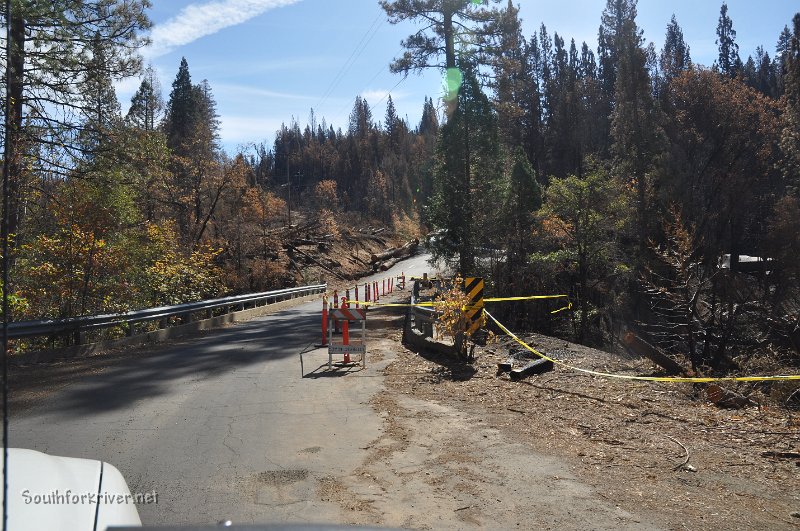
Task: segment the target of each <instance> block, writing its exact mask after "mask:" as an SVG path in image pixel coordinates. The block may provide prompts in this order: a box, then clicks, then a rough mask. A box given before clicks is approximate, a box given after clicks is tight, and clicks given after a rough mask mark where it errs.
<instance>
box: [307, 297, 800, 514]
mask: <svg viewBox="0 0 800 531" xmlns="http://www.w3.org/2000/svg"><path fill="white" fill-rule="evenodd" d="M400 311H402V310H400ZM388 313H389V310H384V311H383V312H377V311H374V310H373V312H372V313H371V316H372V317H378V316H379V315H380V316H381V317H380V318H379V319H375V322H374V326H373V327H372V330H371V331H370V334H369V336H370V341H371V342H372V344H373V345H375V348H373V347H370V352H371V355H376V356H378V359H381V360H389V361H391V363H389V364H388V365H387V367H386V368H385V369H384V371H383V373H384V376H385V386H386V393H384V394H381V395H379V396H377V397H376V398H375V399H374V400H373V401H372V406H373V408H374V409H375V410H376V412H378V413H379V414H380V415H381V416H382V417H383V419H384V430H383V433H382V435H381V436H380V437H379V438H378V439H376V440H375V441H373V442H372V444H371V445H370V446H369V447H368V448H366V450H367V455H366V458H365V460H364V462H363V464H362V466H361V467H360V468H359V469H358V470H356V472H355V473H354V474H352V475H349V476H344V477H338V478H328V480H327V482H323V483H322V484H321V487H320V488H321V490H320V492H321V494H322V495H323V496H324V497H325V499H326V500H327V501H333V502H338V503H339V504H340V506H341V508H342V511H343V516H342V521H343V522H346V523H351V524H370V525H384V526H397V527H408V528H419V529H443V528H448V529H460V528H479V527H489V528H496V529H509V528H545V529H562V528H593V529H612V528H626V529H631V528H633V529H636V528H647V529H652V528H662V529H682V528H692V529H711V528H717V529H719V528H723V529H752V528H770V529H775V528H785V529H794V528H798V527H800V513H799V512H798V511H800V459H798V458H791V457H789V458H785V456H792V455H795V454H796V453H797V452H800V418H798V416H792V415H791V413H790V412H788V411H787V410H785V409H780V408H771V407H766V406H762V407H760V408H749V409H744V410H726V409H720V408H718V407H717V406H714V405H712V404H710V403H709V402H708V401H707V400H706V399H705V397H704V396H702V394H701V392H700V389H699V388H696V387H695V386H693V385H691V384H665V383H644V382H630V381H623V380H613V379H606V378H598V377H591V376H584V375H581V374H579V373H575V372H573V371H568V370H565V369H558V368H557V369H556V370H555V371H553V372H550V373H546V374H543V375H538V376H533V377H530V378H528V379H526V380H524V381H521V382H512V381H511V380H510V379H509V377H508V375H505V374H500V375H499V374H498V373H497V363H498V362H500V361H505V360H506V358H507V356H508V351H509V350H510V348H512V345H511V344H510V343H509V342H505V341H501V342H499V343H496V344H493V345H492V344H490V345H489V346H488V347H485V348H478V349H477V351H476V354H477V360H476V362H475V363H474V364H472V365H467V364H463V363H459V362H456V361H454V360H452V359H449V358H447V357H443V356H440V355H435V354H429V353H425V352H420V353H417V352H412V351H410V350H408V349H407V348H405V347H403V346H402V345H401V344H400V330H401V328H402V316H400V315H394V316H390V315H388ZM528 338H529V340H530V341H531V342H532V344H534V345H535V346H536V347H537V348H539V349H541V350H543V351H545V352H548V353H551V354H554V355H557V356H558V357H559V358H561V359H565V360H568V361H569V362H570V363H571V364H573V365H576V366H580V367H585V368H589V369H593V370H601V371H607V372H612V373H622V374H652V373H653V371H654V367H653V366H652V365H651V364H650V363H649V362H648V361H646V360H630V359H622V358H620V357H617V356H615V355H612V354H609V353H605V352H601V351H597V350H594V349H590V348H587V347H583V346H580V345H575V344H571V343H568V342H564V341H562V340H558V339H554V338H549V337H544V336H529V337H528ZM770 452H772V454H770ZM776 456H784V457H776Z"/></svg>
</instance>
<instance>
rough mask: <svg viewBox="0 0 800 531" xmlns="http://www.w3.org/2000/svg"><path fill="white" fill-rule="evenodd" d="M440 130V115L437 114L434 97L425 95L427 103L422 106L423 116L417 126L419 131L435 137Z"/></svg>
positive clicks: (423, 134) (424, 134) (421, 133)
mask: <svg viewBox="0 0 800 531" xmlns="http://www.w3.org/2000/svg"><path fill="white" fill-rule="evenodd" d="M438 132H439V117H438V115H437V114H436V107H434V106H433V98H428V97H427V96H425V103H424V105H423V106H422V118H420V121H419V127H417V133H419V134H420V135H422V136H431V137H435V136H436V135H437V134H438Z"/></svg>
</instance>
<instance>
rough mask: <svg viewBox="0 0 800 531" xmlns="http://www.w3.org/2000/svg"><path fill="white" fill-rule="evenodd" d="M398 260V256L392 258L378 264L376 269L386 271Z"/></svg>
mask: <svg viewBox="0 0 800 531" xmlns="http://www.w3.org/2000/svg"><path fill="white" fill-rule="evenodd" d="M399 261H400V258H392V259H390V260H387V261H385V262H383V263H382V264H380V265H379V266H378V269H379V270H381V271H388V270H389V269H390V268H391V267H393V266H394V265H395V264H396V263H398V262H399Z"/></svg>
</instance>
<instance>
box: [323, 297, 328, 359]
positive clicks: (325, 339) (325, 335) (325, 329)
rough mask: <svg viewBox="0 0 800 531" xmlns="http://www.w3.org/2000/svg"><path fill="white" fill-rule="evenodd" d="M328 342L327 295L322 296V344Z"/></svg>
mask: <svg viewBox="0 0 800 531" xmlns="http://www.w3.org/2000/svg"><path fill="white" fill-rule="evenodd" d="M327 344H328V296H327V295H323V296H322V346H323V347H324V346H325V345H327Z"/></svg>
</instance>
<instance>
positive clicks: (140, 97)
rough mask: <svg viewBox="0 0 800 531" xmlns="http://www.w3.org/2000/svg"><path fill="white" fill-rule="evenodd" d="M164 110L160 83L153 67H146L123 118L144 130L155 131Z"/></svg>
mask: <svg viewBox="0 0 800 531" xmlns="http://www.w3.org/2000/svg"><path fill="white" fill-rule="evenodd" d="M163 112H164V100H163V98H162V97H161V84H160V83H159V82H158V77H157V76H156V73H155V71H154V70H153V67H151V66H150V67H147V69H146V70H145V72H144V76H142V83H141V84H140V85H139V89H138V90H137V91H136V93H135V94H134V95H133V97H132V98H131V106H130V109H129V110H128V114H127V115H126V117H125V120H126V121H127V122H128V123H129V124H131V125H133V126H134V127H138V128H139V129H142V130H143V131H146V132H151V131H155V130H156V127H157V126H158V125H159V122H160V120H161V115H162V113H163Z"/></svg>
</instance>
